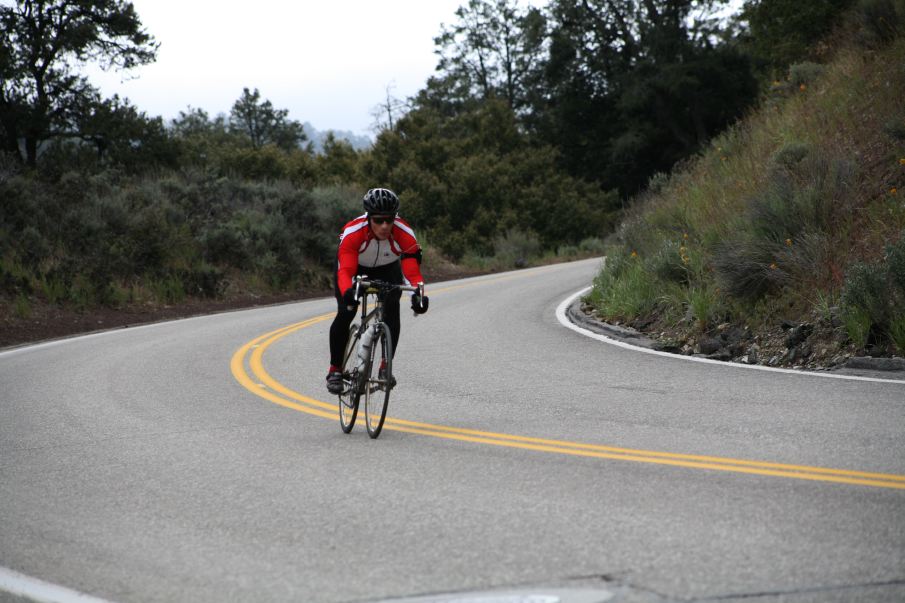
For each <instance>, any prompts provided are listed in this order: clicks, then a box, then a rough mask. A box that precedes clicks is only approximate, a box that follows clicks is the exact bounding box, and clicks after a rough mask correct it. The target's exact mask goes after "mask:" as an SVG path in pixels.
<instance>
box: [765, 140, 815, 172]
mask: <svg viewBox="0 0 905 603" xmlns="http://www.w3.org/2000/svg"><path fill="white" fill-rule="evenodd" d="M811 151H812V149H811V145H809V144H807V143H804V142H790V143H788V144H785V145H783V146H782V147H780V148H779V149H778V150H777V151H776V153H774V154H773V162H774V163H776V164H777V165H780V166H783V167H786V168H790V167H793V166H795V165H796V164H798V163H800V162H801V160H802V159H804V158H805V157H807V156H808V155H809V154H810V153H811Z"/></svg>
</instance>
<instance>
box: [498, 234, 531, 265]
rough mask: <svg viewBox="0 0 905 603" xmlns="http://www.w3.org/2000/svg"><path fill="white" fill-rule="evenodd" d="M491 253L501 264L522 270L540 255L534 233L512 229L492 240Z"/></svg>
mask: <svg viewBox="0 0 905 603" xmlns="http://www.w3.org/2000/svg"><path fill="white" fill-rule="evenodd" d="M493 251H494V256H495V257H496V258H497V260H498V261H499V262H501V263H502V264H504V265H509V266H512V267H514V268H524V267H525V266H527V265H528V263H529V262H530V261H531V260H534V259H537V258H538V257H539V256H540V255H541V242H540V239H538V237H537V235H536V234H535V233H533V232H531V231H523V230H520V229H518V228H513V229H510V230H508V231H506V233H505V234H504V235H502V236H498V237H496V238H495V239H494V240H493Z"/></svg>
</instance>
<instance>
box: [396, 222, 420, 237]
mask: <svg viewBox="0 0 905 603" xmlns="http://www.w3.org/2000/svg"><path fill="white" fill-rule="evenodd" d="M393 226H395V227H396V228H398V229H399V230H402V231H405V232H407V233H409V234H410V235H412V238H413V239H415V238H416V237H415V231H414V230H412V229H411V228H409V227H408V226H406V225H405V224H403V223H402V222H400V221H399V220H396V221H395V222H393ZM416 240H417V239H416Z"/></svg>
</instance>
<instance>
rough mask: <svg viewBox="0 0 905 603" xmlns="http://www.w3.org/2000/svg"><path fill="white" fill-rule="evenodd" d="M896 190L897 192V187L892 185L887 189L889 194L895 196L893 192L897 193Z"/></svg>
mask: <svg viewBox="0 0 905 603" xmlns="http://www.w3.org/2000/svg"><path fill="white" fill-rule="evenodd" d="M898 192H899V189H897V188H896V187H892V188H891V189H889V194H890V195H893V196H895V194H896V193H898Z"/></svg>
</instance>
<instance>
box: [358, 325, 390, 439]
mask: <svg viewBox="0 0 905 603" xmlns="http://www.w3.org/2000/svg"><path fill="white" fill-rule="evenodd" d="M377 350H380V352H379V354H380V355H379V356H378V351H377ZM384 360H385V361H386V379H385V380H383V381H381V380H380V378H379V370H380V365H381V363H382V362H383V361H384ZM375 367H376V368H375ZM367 368H368V384H367V387H366V388H365V391H364V395H365V426H366V427H367V428H368V435H369V436H371V438H372V439H376V438H377V436H379V435H380V431H381V430H382V429H383V422H384V420H385V419H386V416H387V406H389V404H390V391H392V389H393V388H392V386H391V385H390V383H391V382H392V379H393V336H392V335H390V329H389V327H387V325H386V324H384V323H379V324H378V325H377V333H376V334H375V340H374V342H373V343H372V345H371V357H370V361H369V362H368V367H367ZM375 373H376V374H375Z"/></svg>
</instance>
